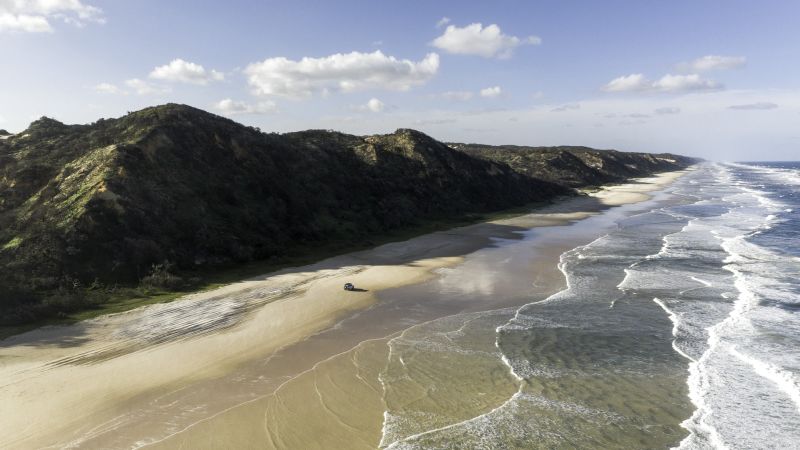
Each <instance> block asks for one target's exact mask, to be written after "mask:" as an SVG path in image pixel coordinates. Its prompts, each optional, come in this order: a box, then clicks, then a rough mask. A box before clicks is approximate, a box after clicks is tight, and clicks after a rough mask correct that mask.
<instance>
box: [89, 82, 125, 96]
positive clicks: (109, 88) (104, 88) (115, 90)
mask: <svg viewBox="0 0 800 450" xmlns="http://www.w3.org/2000/svg"><path fill="white" fill-rule="evenodd" d="M94 90H95V91H97V92H100V93H101V94H125V91H123V90H122V89H120V88H119V87H118V86H117V85H115V84H111V83H100V84H98V85H96V86H95V87H94Z"/></svg>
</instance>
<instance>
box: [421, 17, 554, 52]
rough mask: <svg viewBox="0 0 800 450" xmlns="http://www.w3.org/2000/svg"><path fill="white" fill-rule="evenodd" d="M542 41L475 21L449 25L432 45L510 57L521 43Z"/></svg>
mask: <svg viewBox="0 0 800 450" xmlns="http://www.w3.org/2000/svg"><path fill="white" fill-rule="evenodd" d="M541 42H542V40H541V39H540V38H538V37H536V36H530V37H527V38H525V39H520V38H518V37H516V36H509V35H506V34H503V32H502V31H501V30H500V27H499V26H497V25H496V24H492V25H489V26H487V27H486V28H484V27H483V25H482V24H480V23H473V24H470V25H467V26H465V27H463V28H459V27H457V26H455V25H449V26H448V27H447V29H445V31H444V34H442V35H441V36H439V37H437V38H436V39H434V40H433V42H431V45H433V46H434V47H436V48H439V49H442V50H444V51H446V52H448V53H454V54H459V55H478V56H483V57H484V58H494V57H497V58H508V57H510V56H511V54H512V53H513V51H514V49H515V48H516V47H519V46H520V45H524V44H531V45H538V44H540V43H541Z"/></svg>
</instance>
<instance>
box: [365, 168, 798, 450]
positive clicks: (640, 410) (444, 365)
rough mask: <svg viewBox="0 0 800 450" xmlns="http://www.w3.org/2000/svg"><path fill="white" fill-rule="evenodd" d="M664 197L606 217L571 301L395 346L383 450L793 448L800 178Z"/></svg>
mask: <svg viewBox="0 0 800 450" xmlns="http://www.w3.org/2000/svg"><path fill="white" fill-rule="evenodd" d="M667 194H668V195H669V197H670V199H671V201H669V202H662V203H661V204H659V205H657V206H656V207H654V208H650V209H647V210H644V211H637V212H635V213H627V214H626V213H625V207H622V208H618V209H619V210H620V211H622V212H621V213H618V214H616V215H614V214H610V215H609V214H608V213H606V214H604V215H603V217H605V218H606V220H607V219H608V217H612V218H615V224H614V226H613V227H610V231H609V232H608V233H607V234H605V235H604V236H602V237H600V238H598V239H596V240H594V241H593V242H590V243H588V244H586V245H582V246H580V247H577V248H574V249H572V250H569V251H567V252H565V253H563V254H562V255H561V259H560V264H559V269H560V270H561V272H562V273H563V275H564V277H565V279H566V288H565V289H564V290H562V291H560V292H558V293H556V294H554V295H551V296H549V297H546V298H530V301H529V302H524V301H522V302H520V303H521V304H522V306H520V307H505V308H500V309H492V310H490V311H474V312H469V313H463V314H456V315H453V316H449V317H445V318H442V319H438V320H432V321H429V322H425V323H422V324H419V325H415V326H413V327H411V328H409V329H407V330H406V331H404V332H403V333H401V334H400V335H398V336H397V337H395V338H393V339H392V340H390V341H389V342H388V346H389V355H388V363H387V367H386V369H385V370H384V371H383V372H382V373H381V375H380V382H381V385H382V390H383V399H384V403H385V405H386V412H385V413H384V424H383V433H382V434H383V436H382V440H381V443H380V446H381V447H383V448H393V449H399V448H670V447H680V448H743V449H745V448H746V449H752V448H800V282H798V279H800V240H798V231H799V230H800V210H798V206H800V164H797V163H748V164H704V165H701V166H699V167H698V168H697V170H694V171H692V172H690V173H688V174H687V175H685V176H683V177H682V178H680V179H679V180H678V181H677V182H676V183H674V184H673V185H672V186H671V187H670V188H669V189H668V190H667ZM591 220H592V219H587V220H586V221H584V222H586V223H587V224H588V225H589V226H591ZM535 232H536V231H535V230H534V231H533V233H535ZM509 245H510V246H515V247H517V248H518V249H525V246H524V241H523V242H522V243H520V242H515V243H510V244H509ZM503 251H504V252H505V253H506V254H507V253H508V252H509V250H508V249H506V250H501V252H503ZM509 258H512V257H511V256H510V257H509ZM512 260H513V258H512ZM515 276H516V277H519V276H525V275H524V274H522V275H520V274H516V275H515ZM529 276H530V277H531V280H533V279H534V277H535V274H529ZM447 279H448V277H447V275H446V274H445V275H444V276H442V277H441V278H440V279H439V280H438V281H437V283H438V286H439V288H440V289H441V290H442V291H446V288H447V287H448V286H450V285H448V281H447ZM478 281H479V280H476V281H475V282H474V283H465V282H462V283H461V284H460V286H466V287H465V289H467V290H470V291H471V292H468V293H464V294H465V295H472V296H481V295H484V296H493V295H497V291H496V290H493V289H491V288H486V286H490V287H491V280H489V281H482V282H478ZM517 281H519V280H518V279H517ZM451 284H452V283H451ZM446 293H447V295H450V296H453V295H456V293H454V292H452V290H451V291H447V292H446ZM503 295H511V294H510V293H508V292H504V293H503ZM520 295H524V293H522V294H520Z"/></svg>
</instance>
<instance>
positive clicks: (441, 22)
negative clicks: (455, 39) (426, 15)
mask: <svg viewBox="0 0 800 450" xmlns="http://www.w3.org/2000/svg"><path fill="white" fill-rule="evenodd" d="M448 23H450V18H449V17H442V18H441V19H439V21H438V22H436V28H442V27H443V26H445V25H447V24H448Z"/></svg>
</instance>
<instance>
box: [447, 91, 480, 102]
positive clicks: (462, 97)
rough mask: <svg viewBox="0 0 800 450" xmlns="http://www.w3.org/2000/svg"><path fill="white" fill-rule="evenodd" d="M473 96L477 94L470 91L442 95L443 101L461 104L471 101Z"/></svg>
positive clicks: (448, 92)
mask: <svg viewBox="0 0 800 450" xmlns="http://www.w3.org/2000/svg"><path fill="white" fill-rule="evenodd" d="M473 95H475V94H473V93H472V92H470V91H447V92H442V93H441V97H442V98H443V99H445V100H451V101H459V102H465V101H467V100H469V99H471V98H472V97H473Z"/></svg>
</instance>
